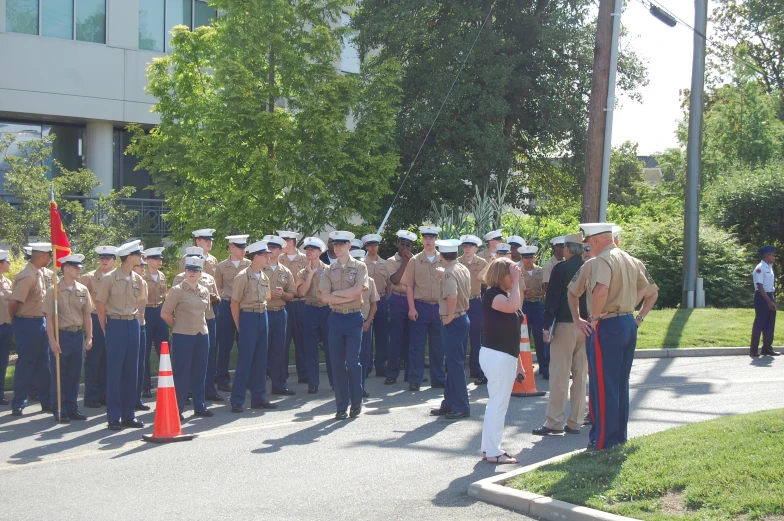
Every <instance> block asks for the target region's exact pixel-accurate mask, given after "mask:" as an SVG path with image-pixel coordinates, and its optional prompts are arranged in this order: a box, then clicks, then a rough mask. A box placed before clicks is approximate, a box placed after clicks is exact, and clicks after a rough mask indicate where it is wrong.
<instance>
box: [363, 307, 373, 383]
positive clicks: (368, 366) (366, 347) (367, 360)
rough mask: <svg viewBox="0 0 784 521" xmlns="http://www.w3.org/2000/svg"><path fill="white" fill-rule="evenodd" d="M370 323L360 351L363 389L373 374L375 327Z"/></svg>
mask: <svg viewBox="0 0 784 521" xmlns="http://www.w3.org/2000/svg"><path fill="white" fill-rule="evenodd" d="M374 322H375V320H374V321H373V322H371V323H370V327H369V328H368V330H367V331H363V332H362V348H361V349H360V351H359V363H360V365H361V366H362V388H363V389H364V388H365V380H366V379H367V377H368V376H370V373H372V372H373V326H374Z"/></svg>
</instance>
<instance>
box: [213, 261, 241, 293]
mask: <svg viewBox="0 0 784 521" xmlns="http://www.w3.org/2000/svg"><path fill="white" fill-rule="evenodd" d="M248 266H250V261H249V260H248V259H242V260H241V261H239V266H238V267H236V268H235V267H234V263H233V262H232V261H231V257H229V258H228V259H226V260H224V261H221V262H220V263H218V265H217V266H215V285H216V286H217V287H218V291H220V297H221V298H222V299H224V300H231V296H232V292H233V288H234V277H236V276H237V273H239V272H240V271H242V270H244V269H245V268H247V267H248Z"/></svg>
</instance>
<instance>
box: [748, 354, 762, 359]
mask: <svg viewBox="0 0 784 521" xmlns="http://www.w3.org/2000/svg"><path fill="white" fill-rule="evenodd" d="M749 356H750V357H752V358H759V357H760V355H759V353H749Z"/></svg>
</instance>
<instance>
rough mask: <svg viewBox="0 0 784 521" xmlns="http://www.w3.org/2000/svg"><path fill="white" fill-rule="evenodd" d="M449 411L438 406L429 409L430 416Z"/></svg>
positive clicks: (444, 414)
mask: <svg viewBox="0 0 784 521" xmlns="http://www.w3.org/2000/svg"><path fill="white" fill-rule="evenodd" d="M450 412H452V411H450V410H449V409H442V408H440V407H439V408H438V409H430V416H446V415H447V414H449V413H450Z"/></svg>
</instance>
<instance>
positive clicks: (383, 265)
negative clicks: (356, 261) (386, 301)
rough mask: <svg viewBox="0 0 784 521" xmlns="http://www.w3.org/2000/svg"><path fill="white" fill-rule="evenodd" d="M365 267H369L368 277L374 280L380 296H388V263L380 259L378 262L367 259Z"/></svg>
mask: <svg viewBox="0 0 784 521" xmlns="http://www.w3.org/2000/svg"><path fill="white" fill-rule="evenodd" d="M365 266H367V270H368V277H370V278H371V279H373V282H374V283H375V286H376V291H377V292H378V294H379V295H386V293H387V285H388V284H389V272H388V271H387V261H385V260H384V259H382V258H381V257H379V258H378V259H376V260H370V259H368V258H367V257H365Z"/></svg>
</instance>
